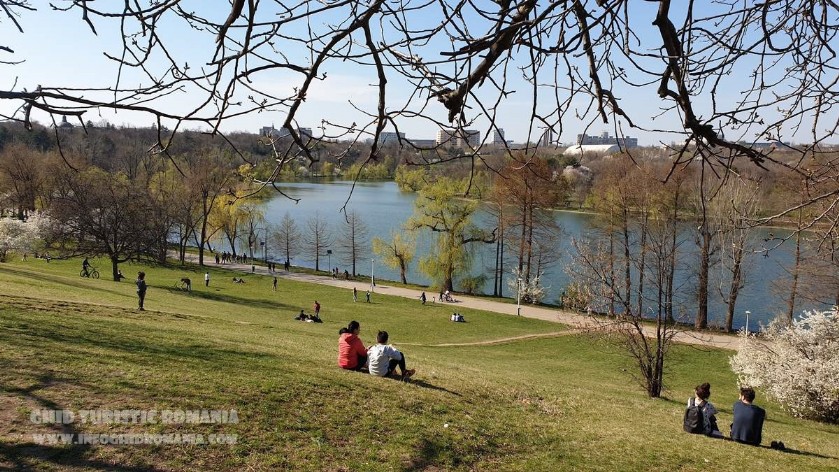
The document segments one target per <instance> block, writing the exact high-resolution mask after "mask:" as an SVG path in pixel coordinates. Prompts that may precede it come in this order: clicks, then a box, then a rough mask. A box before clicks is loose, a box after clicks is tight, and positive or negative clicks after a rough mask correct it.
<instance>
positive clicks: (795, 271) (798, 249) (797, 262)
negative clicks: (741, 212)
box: [786, 210, 801, 324]
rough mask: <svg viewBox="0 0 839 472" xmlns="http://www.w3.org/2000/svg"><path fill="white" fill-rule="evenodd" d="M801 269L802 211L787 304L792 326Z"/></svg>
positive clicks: (788, 320) (789, 322) (788, 319)
mask: <svg viewBox="0 0 839 472" xmlns="http://www.w3.org/2000/svg"><path fill="white" fill-rule="evenodd" d="M800 268H801V210H798V231H797V232H796V233H795V262H794V265H793V267H792V287H791V289H790V294H789V303H788V304H787V313H786V315H787V319H786V322H787V324H792V319H793V316H794V315H795V298H796V295H797V294H798V275H799V269H800Z"/></svg>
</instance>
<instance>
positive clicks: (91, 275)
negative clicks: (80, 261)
mask: <svg viewBox="0 0 839 472" xmlns="http://www.w3.org/2000/svg"><path fill="white" fill-rule="evenodd" d="M79 277H89V278H91V279H98V278H99V271H98V270H96V268H95V267H90V268H89V269H88V270H87V273H85V270H84V269H82V270H81V272H79Z"/></svg>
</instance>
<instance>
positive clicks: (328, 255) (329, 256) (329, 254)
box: [326, 249, 332, 272]
mask: <svg viewBox="0 0 839 472" xmlns="http://www.w3.org/2000/svg"><path fill="white" fill-rule="evenodd" d="M326 260H327V263H328V264H329V272H332V249H327V250H326Z"/></svg>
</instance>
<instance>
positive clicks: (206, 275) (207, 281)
mask: <svg viewBox="0 0 839 472" xmlns="http://www.w3.org/2000/svg"><path fill="white" fill-rule="evenodd" d="M204 286H205V287H209V286H210V273H209V272H204Z"/></svg>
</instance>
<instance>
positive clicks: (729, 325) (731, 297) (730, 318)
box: [725, 245, 748, 332]
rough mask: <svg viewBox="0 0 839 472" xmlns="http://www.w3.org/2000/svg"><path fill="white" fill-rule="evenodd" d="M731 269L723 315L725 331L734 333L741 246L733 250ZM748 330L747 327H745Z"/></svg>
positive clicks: (741, 276) (740, 281)
mask: <svg viewBox="0 0 839 472" xmlns="http://www.w3.org/2000/svg"><path fill="white" fill-rule="evenodd" d="M732 262H733V267H732V271H731V287H730V288H729V292H728V307H727V310H726V314H725V330H726V331H728V332H731V331H734V306H735V305H736V304H737V296H738V295H739V294H740V285H741V284H742V278H743V272H742V264H743V246H742V245H740V246H737V247H735V248H734V258H733V260H732ZM747 329H748V327H747Z"/></svg>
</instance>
